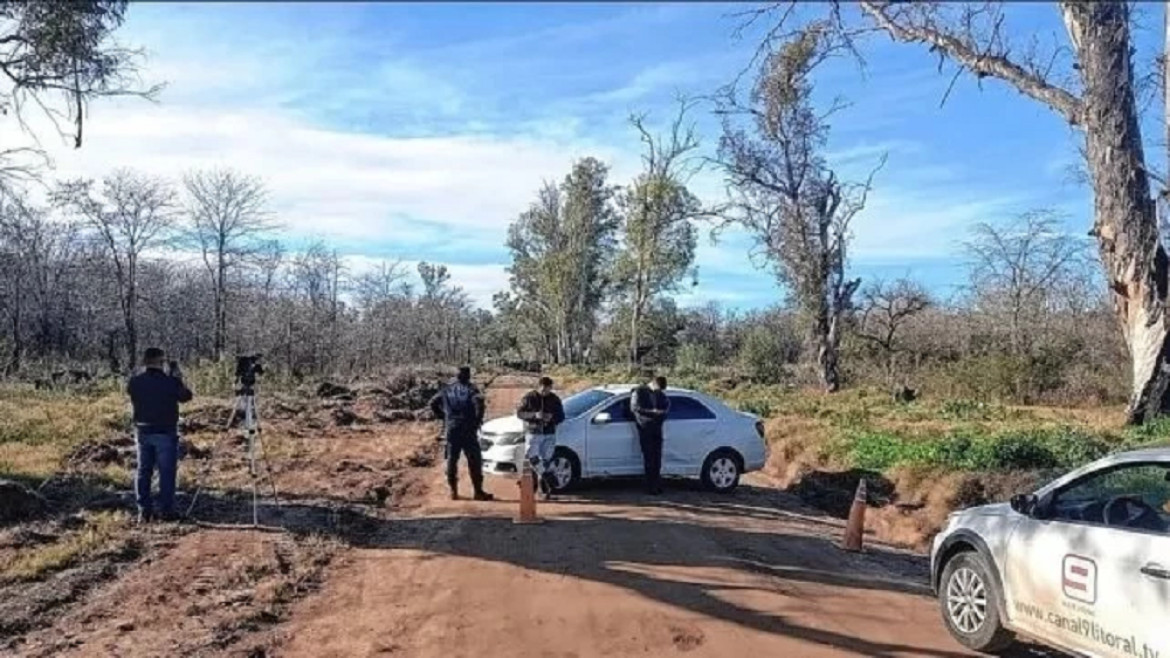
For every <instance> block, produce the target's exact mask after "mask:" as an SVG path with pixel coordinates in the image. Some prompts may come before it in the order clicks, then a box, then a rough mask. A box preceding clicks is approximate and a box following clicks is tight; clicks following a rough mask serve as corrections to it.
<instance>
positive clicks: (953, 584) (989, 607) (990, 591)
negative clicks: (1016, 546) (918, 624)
mask: <svg viewBox="0 0 1170 658" xmlns="http://www.w3.org/2000/svg"><path fill="white" fill-rule="evenodd" d="M1001 594H1002V593H1001V592H1000V591H999V589H998V587H997V586H996V584H995V580H994V579H993V578H992V577H991V568H990V567H988V566H987V563H986V562H985V560H984V559H983V557H982V556H981V555H979V554H978V553H975V552H966V553H960V554H958V555H956V556H955V557H953V558H951V560H950V561H949V562H947V564H946V567H944V568H943V576H942V581H941V582H940V585H939V590H938V601H939V608H940V609H941V610H942V616H943V622H944V623H946V626H947V630H949V631H950V632H951V635H953V636H954V637H955V639H956V640H958V641H959V643H960V644H962V645H963V646H965V647H967V648H969V649H974V650H975V651H979V652H982V653H993V652H998V651H1002V650H1004V649H1006V648H1008V647H1009V646H1011V644H1012V642H1013V640H1014V637H1013V636H1012V633H1011V632H1010V631H1008V630H1007V629H1006V628H1004V627H1003V622H1002V621H1001V620H1000V614H999V613H1000V610H999V606H1000V601H1002V600H1003V599H1002V597H1001Z"/></svg>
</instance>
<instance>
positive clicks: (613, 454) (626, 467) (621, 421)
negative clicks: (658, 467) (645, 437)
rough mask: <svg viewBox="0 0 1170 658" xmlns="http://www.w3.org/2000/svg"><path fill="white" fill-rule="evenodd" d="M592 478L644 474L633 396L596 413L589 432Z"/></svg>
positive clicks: (587, 448) (588, 455)
mask: <svg viewBox="0 0 1170 658" xmlns="http://www.w3.org/2000/svg"><path fill="white" fill-rule="evenodd" d="M586 433H587V445H586V454H587V457H586V460H587V462H588V472H589V474H590V475H635V474H638V473H641V472H642V447H641V445H640V444H639V443H638V431H637V428H636V427H635V426H634V415H633V414H632V413H631V412H630V398H629V396H628V395H627V396H622V397H621V398H620V399H616V400H614V401H613V402H612V403H610V404H608V405H606V406H604V407H602V409H601V411H599V412H596V413H594V414H593V417H592V418H590V420H589V426H588V429H587V430H586Z"/></svg>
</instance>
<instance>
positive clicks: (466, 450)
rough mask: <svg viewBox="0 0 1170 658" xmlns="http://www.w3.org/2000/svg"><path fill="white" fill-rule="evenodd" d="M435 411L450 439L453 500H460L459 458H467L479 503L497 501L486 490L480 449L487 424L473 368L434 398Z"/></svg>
mask: <svg viewBox="0 0 1170 658" xmlns="http://www.w3.org/2000/svg"><path fill="white" fill-rule="evenodd" d="M430 406H431V411H433V412H434V413H435V417H436V418H441V419H442V420H443V432H444V436H445V437H446V439H447V486H449V487H450V488H451V500H458V499H459V470H458V468H459V454H460V453H462V454H464V455H466V456H467V470H468V474H469V475H471V486H472V487H473V488H474V489H475V500H494V499H495V497H494V496H492V495H491V494H490V493H487V492H486V491H484V490H483V454H482V453H481V452H480V449H479V437H478V436H477V434H478V433H479V427H480V425H482V424H483V416H484V411H485V409H484V406H485V405H484V399H483V394H482V393H480V391H479V389H478V388H476V386H475V384H472V383H471V368H469V367H467V366H463V367H461V368H459V374H458V375H456V377H455V380H454V381H452V382H451V383H449V384H447V385H446V386H444V387H443V389H442V390H441V391H439V392H438V393H437V394H436V395H435V397H433V398H431V405H430Z"/></svg>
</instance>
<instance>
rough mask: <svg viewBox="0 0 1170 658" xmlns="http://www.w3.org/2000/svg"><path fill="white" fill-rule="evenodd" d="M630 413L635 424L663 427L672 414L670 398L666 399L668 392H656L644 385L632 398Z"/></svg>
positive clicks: (637, 389) (635, 391)
mask: <svg viewBox="0 0 1170 658" xmlns="http://www.w3.org/2000/svg"><path fill="white" fill-rule="evenodd" d="M630 411H631V412H632V413H633V414H634V422H636V423H637V424H639V425H641V426H643V427H646V426H652V425H661V424H663V423H665V422H666V414H667V413H669V412H670V398H668V397H666V391H656V390H653V389H651V388H650V387H649V386H646V385H644V384H643V385H642V386H639V387H638V388H636V389H634V394H633V395H631V396H630Z"/></svg>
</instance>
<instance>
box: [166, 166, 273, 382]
mask: <svg viewBox="0 0 1170 658" xmlns="http://www.w3.org/2000/svg"><path fill="white" fill-rule="evenodd" d="M183 185H184V187H185V188H186V191H187V216H188V226H187V231H186V232H187V238H188V239H189V240H190V242H191V243H192V244H194V245H195V246H196V247H198V249H199V252H200V255H201V256H202V258H203V265H204V267H206V268H207V275H208V277H209V278H210V281H211V286H212V300H213V302H212V303H213V318H214V320H213V329H212V341H213V348H212V349H213V350H214V353H215V358H216V359H217V360H218V359H222V358H223V353H224V346H225V344H226V341H227V316H228V301H229V299H228V296H229V291H228V278H229V276H230V275H231V274H232V272H233V271H234V270H236V269H237V268H238V267H239V266H240V265H241V264H242V263H243V262H244V261H245V259H247V258H249V257H250V256H252V255H253V254H255V253H256V251H257V249H258V248H259V242H260V237H261V236H262V235H263V233H264V232H265V231H268V230H270V229H271V228H272V224H271V223H270V222H269V216H268V212H267V210H266V209H265V202H266V200H267V194H266V192H265V190H264V184H263V183H262V182H261V181H260V179H259V178H256V177H254V176H248V175H245V174H241V173H239V172H237V171H233V170H231V169H213V170H210V171H196V172H192V173H190V174H187V176H185V177H184V179H183Z"/></svg>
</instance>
